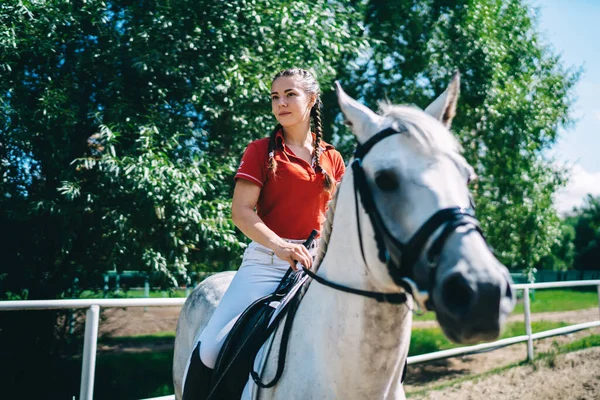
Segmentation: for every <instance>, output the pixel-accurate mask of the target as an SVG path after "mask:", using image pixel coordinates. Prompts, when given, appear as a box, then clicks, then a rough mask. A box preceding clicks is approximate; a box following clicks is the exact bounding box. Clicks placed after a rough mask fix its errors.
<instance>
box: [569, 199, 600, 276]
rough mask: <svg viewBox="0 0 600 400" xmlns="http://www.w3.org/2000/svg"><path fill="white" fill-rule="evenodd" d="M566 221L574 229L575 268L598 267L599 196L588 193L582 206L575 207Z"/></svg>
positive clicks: (599, 256) (592, 268) (599, 241)
mask: <svg viewBox="0 0 600 400" xmlns="http://www.w3.org/2000/svg"><path fill="white" fill-rule="evenodd" d="M567 221H568V223H569V224H571V225H572V227H573V229H574V231H575V238H574V239H573V245H574V248H575V268H576V269H581V270H599V269H600V261H599V260H600V196H597V197H594V196H592V195H588V197H587V199H586V202H585V204H584V205H583V206H581V207H579V208H576V209H575V210H574V211H573V214H572V215H570V216H569V217H567Z"/></svg>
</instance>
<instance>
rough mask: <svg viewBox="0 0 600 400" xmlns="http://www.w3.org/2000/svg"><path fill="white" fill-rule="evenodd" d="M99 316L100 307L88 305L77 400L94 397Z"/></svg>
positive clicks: (86, 399)
mask: <svg viewBox="0 0 600 400" xmlns="http://www.w3.org/2000/svg"><path fill="white" fill-rule="evenodd" d="M99 317H100V307H99V306H96V305H93V306H90V308H88V310H87V312H86V314H85V336H84V339H83V360H82V365H81V388H80V390H79V400H92V399H93V398H94V374H95V372H96V346H97V345H98V321H99Z"/></svg>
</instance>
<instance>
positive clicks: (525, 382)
mask: <svg viewBox="0 0 600 400" xmlns="http://www.w3.org/2000/svg"><path fill="white" fill-rule="evenodd" d="M409 398H414V399H430V400H442V399H443V400H459V399H460V400H479V399H490V400H503V399H522V400H527V399H536V400H537V399H540V400H542V399H543V400H551V399H556V400H559V399H560V400H563V399H577V400H583V399H586V400H587V399H590V400H592V399H600V348H598V347H595V348H590V349H585V350H581V351H577V352H573V353H568V354H562V355H559V356H556V357H554V358H547V359H542V360H540V361H537V362H536V363H535V364H533V365H523V366H520V367H516V368H511V369H509V370H506V371H504V372H502V373H500V374H494V375H489V376H487V377H484V378H482V379H476V380H469V381H466V382H463V383H462V384H456V385H453V386H452V387H448V388H446V389H444V390H439V391H432V392H429V393H427V394H426V395H424V396H410V395H409Z"/></svg>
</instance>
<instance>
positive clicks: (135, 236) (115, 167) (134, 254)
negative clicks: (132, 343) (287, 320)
mask: <svg viewBox="0 0 600 400" xmlns="http://www.w3.org/2000/svg"><path fill="white" fill-rule="evenodd" d="M356 15H357V14H356V11H355V10H354V9H353V8H352V7H350V6H349V5H347V4H346V3H343V2H337V1H330V0H316V1H310V2H297V1H274V0H253V1H248V0H234V1H226V2H220V1H202V0H193V1H192V0H171V1H168V2H165V1H153V0H150V1H137V2H132V1H128V0H106V1H100V0H91V1H89V0H88V1H83V0H49V1H44V2H40V1H19V0H7V1H4V2H2V4H1V5H0V31H1V34H0V107H1V108H2V112H0V159H1V167H0V168H2V174H1V178H0V191H1V193H2V196H1V197H0V226H2V230H3V238H2V239H3V240H2V241H1V245H0V246H2V247H1V248H0V249H1V250H2V254H3V260H2V263H1V266H0V298H11V299H16V298H23V299H40V298H42V299H43V298H60V297H71V296H73V295H76V293H74V292H73V291H72V286H73V281H74V279H75V278H76V277H77V278H79V285H80V287H83V288H88V287H93V286H99V285H100V284H101V279H100V274H102V273H103V272H105V271H107V270H112V269H115V268H116V269H117V270H124V269H136V270H145V271H157V272H159V273H161V274H163V275H164V276H166V277H167V278H168V280H169V281H170V282H171V283H173V282H174V281H178V283H182V282H184V281H185V277H183V276H182V275H183V274H184V273H185V272H188V271H190V270H194V269H196V270H213V271H214V270H220V269H223V268H230V267H231V266H233V265H235V264H237V261H238V260H239V256H240V247H241V246H242V244H241V241H240V239H241V236H240V235H238V234H236V232H235V230H234V227H233V224H232V223H231V221H230V218H229V202H230V197H231V188H232V183H233V181H232V177H233V173H234V171H235V169H236V166H237V162H238V160H239V158H240V156H241V153H242V151H243V149H244V147H245V146H246V145H247V143H248V142H249V141H250V140H252V139H256V138H259V137H264V136H266V135H267V134H268V133H269V132H270V130H271V129H272V126H273V125H274V120H273V119H272V117H271V116H270V104H269V95H268V88H269V84H270V79H271V76H273V75H274V74H275V73H276V72H277V71H278V70H280V69H283V68H287V67H290V66H304V67H307V68H312V69H313V70H314V71H315V73H316V74H317V76H318V77H319V79H320V81H321V83H322V84H323V86H324V87H325V88H328V87H330V86H331V80H332V79H333V77H334V75H335V68H334V66H335V65H337V64H336V63H337V62H338V60H339V58H340V57H343V56H344V54H346V53H355V52H357V51H358V50H359V49H360V47H361V43H362V39H360V38H359V36H360V34H361V30H360V26H357V25H356V24H354V23H353V22H352V21H355V20H358V18H357V16H356ZM324 26H326V27H327V29H322V27H324ZM31 317H33V319H29V318H31ZM57 321H59V322H60V321H66V319H65V318H62V317H61V316H57V315H56V313H45V314H44V315H43V316H42V315H41V314H40V315H36V316H33V315H32V314H25V315H22V314H17V313H13V314H7V313H2V314H0V343H2V349H0V352H1V353H2V354H3V356H4V357H5V359H10V360H16V361H15V363H14V365H11V366H12V367H13V368H12V371H13V372H14V375H12V376H3V377H2V379H6V380H7V381H8V382H10V384H9V385H2V386H3V387H4V388H7V387H14V388H18V389H19V390H21V392H19V393H18V395H15V396H12V395H9V392H7V391H5V392H3V395H5V396H7V397H15V398H37V397H41V396H43V395H40V392H36V391H41V392H42V393H45V394H47V393H49V392H53V391H52V390H49V389H48V387H47V386H46V385H49V386H52V384H53V382H54V379H53V377H52V376H51V375H49V374H45V373H43V372H39V371H38V372H32V371H29V372H27V373H25V372H23V371H25V370H26V368H31V360H36V364H35V365H37V366H38V367H39V368H40V369H42V370H43V369H44V368H46V369H48V370H54V371H58V370H60V369H59V368H56V367H48V363H47V362H46V361H47V360H46V358H47V357H55V356H56V355H57V354H58V353H60V352H64V348H62V350H60V351H58V350H57V348H56V347H55V345H56V343H57V342H55V341H54V338H55V337H56V336H57V333H60V332H64V329H60V326H59V325H57V324H56V322H57ZM62 326H64V324H63V325H62ZM9 327H10V329H8V328H9ZM14 343H29V344H31V346H30V347H28V348H22V347H21V346H14ZM23 347H25V346H23ZM42 358H43V359H42ZM31 376H38V377H45V380H44V382H38V383H37V384H36V385H31V384H30V379H31ZM6 390H10V389H6ZM53 393H54V394H56V395H57V396H58V397H61V396H60V395H59V394H58V393H60V392H53ZM69 393H70V392H69ZM62 397H70V394H68V393H65V395H64V396H62Z"/></svg>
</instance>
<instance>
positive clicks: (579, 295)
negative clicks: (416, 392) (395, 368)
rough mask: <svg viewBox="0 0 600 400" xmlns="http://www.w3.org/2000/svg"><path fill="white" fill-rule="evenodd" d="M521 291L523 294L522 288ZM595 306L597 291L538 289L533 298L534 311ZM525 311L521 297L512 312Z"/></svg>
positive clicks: (424, 317) (425, 318)
mask: <svg viewBox="0 0 600 400" xmlns="http://www.w3.org/2000/svg"><path fill="white" fill-rule="evenodd" d="M519 292H521V294H522V291H521V290H520V291H519ZM593 307H598V294H597V293H596V292H595V291H594V292H581V291H578V290H554V289H538V290H536V291H535V293H534V294H532V299H531V312H532V313H541V312H557V311H573V310H584V309H586V308H593ZM523 313H524V311H523V300H522V299H520V300H519V301H518V303H517V305H516V306H515V309H514V310H513V312H512V314H514V315H523ZM413 320H414V321H433V320H435V313H434V312H426V313H425V314H423V315H413Z"/></svg>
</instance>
